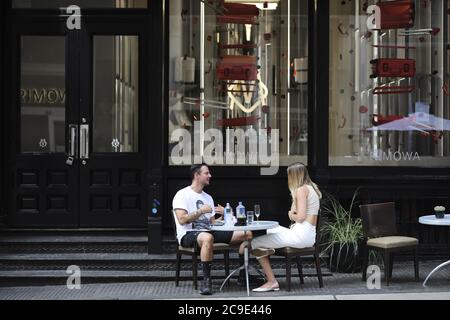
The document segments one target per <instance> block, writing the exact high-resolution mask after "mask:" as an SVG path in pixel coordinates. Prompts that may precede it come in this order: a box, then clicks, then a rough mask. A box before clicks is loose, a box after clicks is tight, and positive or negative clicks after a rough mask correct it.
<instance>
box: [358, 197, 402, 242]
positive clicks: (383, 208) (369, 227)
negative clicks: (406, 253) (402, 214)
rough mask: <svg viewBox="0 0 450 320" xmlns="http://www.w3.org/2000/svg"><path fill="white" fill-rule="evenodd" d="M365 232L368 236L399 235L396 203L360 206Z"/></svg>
mask: <svg viewBox="0 0 450 320" xmlns="http://www.w3.org/2000/svg"><path fill="white" fill-rule="evenodd" d="M359 209H360V211H361V219H362V225H363V232H364V235H365V236H366V237H367V238H379V237H388V236H395V235H397V225H396V219H395V203H394V202H388V203H379V204H368V205H362V206H359Z"/></svg>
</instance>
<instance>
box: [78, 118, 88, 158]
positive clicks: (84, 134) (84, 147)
mask: <svg viewBox="0 0 450 320" xmlns="http://www.w3.org/2000/svg"><path fill="white" fill-rule="evenodd" d="M80 159H82V160H87V159H89V125H88V124H83V125H81V126H80Z"/></svg>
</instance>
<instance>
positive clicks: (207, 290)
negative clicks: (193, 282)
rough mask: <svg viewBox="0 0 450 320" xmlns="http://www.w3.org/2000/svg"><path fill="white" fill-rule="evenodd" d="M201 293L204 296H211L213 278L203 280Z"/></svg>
mask: <svg viewBox="0 0 450 320" xmlns="http://www.w3.org/2000/svg"><path fill="white" fill-rule="evenodd" d="M200 294H201V295H202V296H210V295H212V283H211V278H206V279H204V280H203V281H202V284H201V287H200Z"/></svg>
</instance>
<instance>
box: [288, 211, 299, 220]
mask: <svg viewBox="0 0 450 320" xmlns="http://www.w3.org/2000/svg"><path fill="white" fill-rule="evenodd" d="M288 215H289V220H291V221H293V222H296V221H295V216H296V215H297V214H296V213H295V211H289V213H288Z"/></svg>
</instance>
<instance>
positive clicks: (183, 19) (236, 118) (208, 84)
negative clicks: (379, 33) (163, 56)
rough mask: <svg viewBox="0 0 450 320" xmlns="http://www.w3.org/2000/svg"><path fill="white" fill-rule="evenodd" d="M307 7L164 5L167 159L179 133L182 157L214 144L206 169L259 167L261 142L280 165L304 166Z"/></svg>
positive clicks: (280, 3) (194, 0)
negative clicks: (187, 142)
mask: <svg viewBox="0 0 450 320" xmlns="http://www.w3.org/2000/svg"><path fill="white" fill-rule="evenodd" d="M307 2H308V1H297V0H295V1H289V0H276V1H264V2H262V1H226V0H225V1H218V0H217V1H209V2H205V3H203V2H202V1H198V0H190V1H184V0H174V1H171V2H170V25H171V30H170V37H169V41H170V52H169V54H170V71H171V72H170V92H169V96H170V101H169V139H170V141H171V145H170V150H169V155H173V154H176V155H178V154H180V153H181V151H179V150H180V141H181V140H179V139H178V138H179V136H180V135H179V134H178V133H179V132H185V133H187V135H184V136H185V139H191V141H192V148H190V149H184V150H183V151H184V153H186V152H188V153H190V155H193V154H195V155H197V154H198V153H200V154H201V155H202V156H205V155H206V154H207V153H208V152H209V151H211V150H210V149H208V146H209V143H210V142H213V143H215V142H217V143H215V147H216V148H215V149H214V150H213V152H209V154H213V155H214V156H215V157H216V159H220V158H221V157H223V161H222V163H221V161H219V160H218V161H217V162H216V163H214V164H224V165H262V163H261V161H260V159H258V157H259V156H260V154H261V152H260V151H261V146H262V144H263V143H262V142H261V141H262V137H265V138H267V141H268V145H267V146H266V148H267V149H268V150H272V151H277V152H279V153H280V158H281V159H280V161H281V163H280V164H281V165H286V164H290V163H292V162H293V161H295V160H298V161H304V162H306V160H307V159H306V156H307V144H308V135H307V133H308V122H307V118H308V117H307V109H308V108H307V106H308V8H307ZM211 129H215V130H216V131H211ZM240 130H242V132H246V133H247V135H246V136H245V137H244V138H242V137H240V136H239V137H238V132H240ZM251 130H254V131H251ZM260 130H263V131H262V134H261V133H260ZM230 131H231V133H230ZM275 131H277V133H276V134H275ZM252 132H254V135H253V134H252ZM217 133H220V136H218V135H217ZM211 135H212V136H214V138H211ZM255 137H256V138H255ZM217 140H220V141H217ZM241 141H244V142H245V147H242V146H241V143H240V142H241ZM230 154H232V157H234V158H233V159H232V161H226V156H227V155H230ZM184 155H185V154H184ZM239 155H241V156H242V158H243V159H240V160H238V159H237V158H238V157H239ZM255 157H256V158H257V159H256V161H255V159H254V158H255ZM172 160H173V157H170V159H169V163H170V164H172V165H173V164H175V165H176V164H178V163H174V162H173V161H172ZM192 160H194V159H192ZM185 164H186V163H185Z"/></svg>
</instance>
